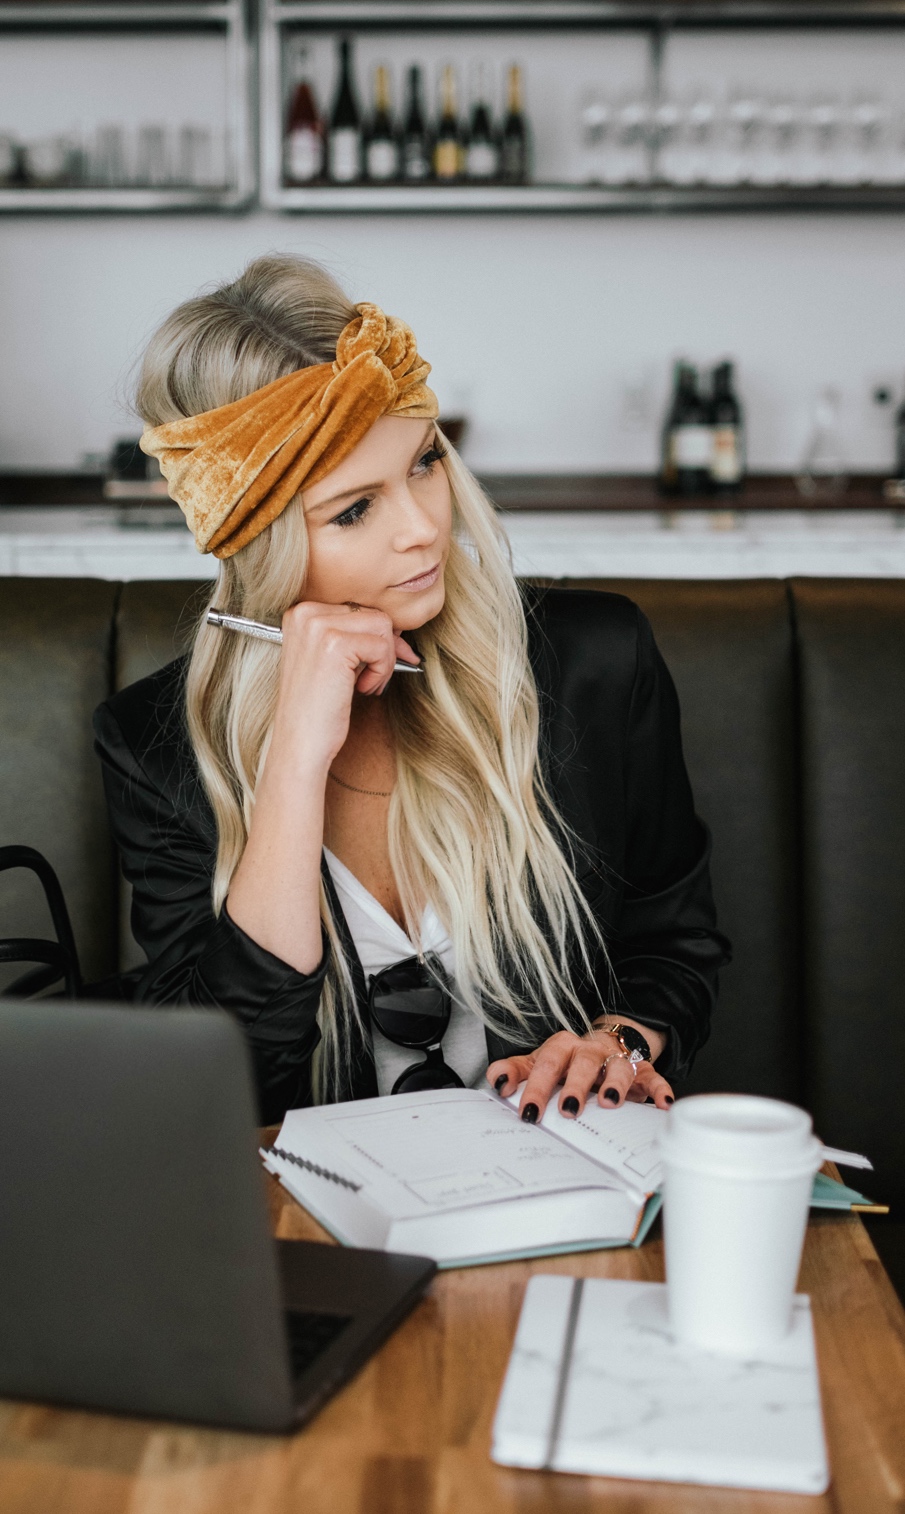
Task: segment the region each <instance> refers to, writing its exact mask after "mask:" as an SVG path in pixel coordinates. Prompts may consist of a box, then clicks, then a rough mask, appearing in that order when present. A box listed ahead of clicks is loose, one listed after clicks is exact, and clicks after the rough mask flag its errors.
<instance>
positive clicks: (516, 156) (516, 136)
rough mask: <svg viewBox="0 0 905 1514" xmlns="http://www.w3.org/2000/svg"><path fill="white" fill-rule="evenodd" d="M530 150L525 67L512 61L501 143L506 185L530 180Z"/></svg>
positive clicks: (501, 157)
mask: <svg viewBox="0 0 905 1514" xmlns="http://www.w3.org/2000/svg"><path fill="white" fill-rule="evenodd" d="M528 153H529V148H528V123H527V121H526V119H525V106H524V90H523V87H522V70H521V68H520V67H519V65H518V64H517V63H513V64H512V66H511V67H510V69H509V77H508V84H507V90H506V115H505V118H504V120H503V133H502V140H501V143H500V176H501V178H502V179H503V180H504V181H505V182H506V183H507V184H524V183H525V182H526V181H527V179H528Z"/></svg>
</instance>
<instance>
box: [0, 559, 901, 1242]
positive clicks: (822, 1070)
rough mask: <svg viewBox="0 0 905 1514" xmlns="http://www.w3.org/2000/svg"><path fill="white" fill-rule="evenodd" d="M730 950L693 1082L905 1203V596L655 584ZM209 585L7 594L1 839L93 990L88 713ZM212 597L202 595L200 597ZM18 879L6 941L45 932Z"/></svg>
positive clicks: (95, 924)
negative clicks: (770, 1103) (852, 1158)
mask: <svg viewBox="0 0 905 1514" xmlns="http://www.w3.org/2000/svg"><path fill="white" fill-rule="evenodd" d="M576 582H582V583H584V585H585V586H589V585H592V586H594V587H600V588H608V589H614V590H616V591H617V592H619V593H624V594H628V595H629V596H630V597H631V598H633V599H635V600H636V601H637V602H638V603H639V604H640V605H641V607H642V609H643V610H644V611H645V613H646V614H647V615H648V616H649V618H650V620H651V622H652V624H653V627H654V631H655V633H656V635H657V638H658V640H659V643H660V646H661V648H662V650H663V653H664V655H665V657H666V660H667V662H668V664H669V666H670V668H671V669H672V673H673V676H674V678H675V681H676V684H677V686H678V690H679V695H680V699H681V703H682V711H683V730H684V738H685V748H686V755H687V759H688V766H689V770H690V773H691V778H692V782H693V785H694V789H695V795H696V799H697V805H698V809H699V811H700V813H701V815H702V816H703V817H704V818H705V819H706V821H707V822H708V824H709V825H710V827H711V830H712V832H713V838H714V848H713V874H714V886H715V891H716V898H717V904H718V909H719V914H720V923H721V926H722V927H723V928H724V929H725V931H726V932H727V934H728V935H729V936H730V938H731V939H732V942H733V946H734V953H735V955H734V961H733V964H732V966H731V967H730V968H729V969H728V970H727V971H726V972H725V974H724V977H723V984H722V989H721V998H720V1006H719V1012H718V1014H717V1017H716V1020H715V1023H714V1027H713V1034H712V1037H711V1040H710V1042H709V1043H708V1045H707V1046H706V1048H705V1049H704V1051H703V1053H702V1054H701V1056H700V1057H699V1059H698V1062H697V1065H696V1068H695V1071H694V1074H693V1077H692V1079H691V1080H690V1083H689V1085H688V1086H689V1088H690V1089H692V1088H693V1089H695V1090H705V1089H738V1090H747V1091H751V1092H756V1093H762V1094H769V1095H774V1096H777V1097H781V1098H786V1099H791V1100H794V1101H796V1102H799V1103H802V1104H804V1105H806V1106H807V1107H808V1108H809V1109H810V1110H811V1111H812V1112H813V1114H814V1117H815V1120H816V1123H817V1128H818V1130H819V1131H820V1133H821V1134H822V1135H823V1137H824V1139H825V1140H827V1141H828V1142H830V1143H831V1144H833V1145H837V1146H845V1147H852V1148H854V1149H856V1150H859V1151H866V1152H868V1153H869V1154H870V1155H871V1156H872V1158H873V1160H874V1162H875V1165H876V1173H875V1174H874V1175H872V1176H871V1177H870V1180H869V1182H868V1180H867V1179H866V1178H865V1180H864V1186H865V1187H866V1188H868V1191H870V1192H872V1193H873V1194H874V1195H875V1196H876V1197H878V1198H882V1199H884V1200H885V1201H887V1202H890V1203H892V1204H893V1205H894V1206H901V1207H900V1208H899V1213H900V1214H901V1213H903V1211H905V1161H903V1156H905V1140H903V1136H902V1133H901V1132H902V1113H901V1110H902V1080H903V1075H905V582H899V581H881V580H840V579H823V580H821V579H793V580H789V581H779V580H759V581H758V580H743V581H738V582H727V581H716V582H712V581H701V582H688V581H677V582H671V581H645V582H634V581H633V582H626V581H624V580H620V581H619V582H613V583H603V582H602V581H599V580H594V581H591V580H578V581H576ZM207 587H208V586H207V585H201V586H199V585H197V584H189V583H161V582H154V583H136V582H132V583H127V584H118V583H109V582H105V581H100V580H93V579H84V580H78V579H69V580H67V579H46V580H38V579H30V578H8V579H0V722H2V737H0V779H2V781H0V845H5V844H7V843H23V844H27V845H30V846H34V847H37V848H38V849H39V850H40V851H42V852H43V853H44V854H45V855H46V856H47V857H48V858H49V860H50V861H51V862H52V864H53V865H54V867H55V868H56V870H57V872H58V874H59V876H60V878H61V880H62V883H63V887H64V890H65V894H66V898H67V900H68V903H69V908H70V912H71V915H72V918H73V925H74V928H75V933H76V937H77V940H78V944H79V950H80V953H81V958H82V966H83V971H84V974H85V977H86V979H87V980H88V981H91V980H93V979H94V980H96V979H99V978H101V977H103V976H105V975H107V974H109V973H111V972H114V971H115V970H116V969H117V967H118V966H121V965H130V964H131V963H132V962H134V961H135V960H136V959H135V953H136V948H135V946H134V943H133V942H132V941H131V937H130V935H129V930H128V919H127V914H128V911H127V903H125V902H124V900H123V897H122V890H121V889H120V886H119V881H118V871H117V863H116V858H115V856H114V854H113V848H112V846H111V841H110V836H109V833H108V830H107V825H106V820H105V813H104V803H103V797H102V793H101V783H100V774H99V771H98V766H97V762H96V759H95V757H94V755H93V751H92V738H91V713H92V710H93V709H94V707H95V705H96V704H97V703H98V702H99V701H100V700H102V699H103V698H104V697H105V696H106V695H107V693H108V692H109V691H110V690H112V689H115V688H119V687H122V686H123V685H125V684H127V683H130V682H132V681H133V680H134V679H136V678H140V677H142V676H143V675H144V674H145V673H148V672H150V671H151V670H152V669H154V668H155V667H157V666H159V665H161V664H162V663H164V662H166V661H168V660H169V659H171V658H172V657H174V656H176V655H177V654H178V653H179V652H180V651H181V650H182V648H183V646H184V643H185V638H186V635H187V634H188V632H189V629H190V626H191V623H192V610H193V606H194V608H195V609H197V608H198V607H199V606H200V604H201V603H202V601H203V596H204V594H205V592H206V590H207ZM199 596H200V597H199ZM46 929H47V922H46V918H45V915H44V906H43V900H42V896H41V894H40V892H39V890H38V888H37V886H34V887H32V884H31V880H29V879H28V878H27V877H26V875H25V874H23V873H9V874H6V875H0V935H32V936H34V935H41V934H44V933H46Z"/></svg>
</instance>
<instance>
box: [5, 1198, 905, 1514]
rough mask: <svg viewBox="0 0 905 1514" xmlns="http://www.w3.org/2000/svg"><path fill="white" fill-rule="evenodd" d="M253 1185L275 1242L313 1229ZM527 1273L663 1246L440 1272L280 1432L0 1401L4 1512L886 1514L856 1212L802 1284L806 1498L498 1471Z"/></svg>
mask: <svg viewBox="0 0 905 1514" xmlns="http://www.w3.org/2000/svg"><path fill="white" fill-rule="evenodd" d="M267 1182H268V1184H269V1192H270V1202H271V1210H272V1215H273V1222H274V1229H275V1231H276V1234H277V1235H278V1236H281V1237H283V1238H285V1239H293V1238H296V1239H314V1240H322V1241H329V1237H328V1236H326V1234H325V1232H324V1231H323V1230H321V1228H320V1226H319V1225H317V1224H316V1223H315V1221H314V1220H313V1219H311V1218H310V1217H309V1216H308V1215H307V1214H305V1212H304V1211H303V1210H301V1209H299V1208H298V1206H297V1205H296V1204H295V1203H293V1201H292V1200H291V1199H289V1198H288V1197H287V1196H286V1195H285V1194H284V1193H283V1191H282V1190H281V1189H280V1188H279V1186H278V1184H277V1183H276V1181H275V1180H273V1179H270V1178H268V1179H267ZM533 1272H559V1273H570V1274H580V1275H582V1276H585V1277H618V1278H635V1279H640V1280H644V1281H650V1282H659V1281H662V1279H663V1252H662V1245H661V1242H660V1241H659V1239H657V1238H652V1239H650V1240H649V1241H647V1242H646V1243H645V1245H644V1246H642V1247H641V1249H640V1250H639V1251H634V1250H631V1249H623V1250H618V1251H598V1252H592V1253H587V1254H584V1255H581V1256H567V1257H555V1258H548V1259H546V1260H544V1261H540V1262H508V1263H505V1264H503V1265H500V1266H493V1267H478V1268H469V1269H463V1270H459V1271H453V1272H444V1273H441V1274H440V1275H439V1276H438V1277H437V1278H436V1280H435V1281H434V1284H433V1286H432V1288H431V1291H430V1293H429V1294H428V1295H427V1297H426V1298H425V1299H424V1300H423V1301H422V1302H421V1303H420V1304H419V1305H418V1307H417V1308H416V1310H415V1311H414V1313H413V1314H411V1315H410V1316H409V1318H408V1319H407V1320H406V1321H405V1323H404V1324H403V1325H401V1326H400V1328H399V1329H398V1330H397V1331H396V1333H395V1335H394V1336H393V1337H392V1338H391V1339H390V1340H389V1341H388V1342H387V1343H386V1344H385V1345H384V1346H383V1348H382V1349H381V1350H380V1351H379V1352H378V1354H377V1355H376V1356H375V1357H374V1358H373V1359H372V1360H371V1361H370V1363H369V1364H368V1365H367V1366H366V1367H365V1368H364V1369H363V1371H362V1372H360V1373H359V1375H358V1377H357V1378H356V1379H355V1380H354V1381H353V1382H352V1383H350V1384H349V1385H348V1387H346V1388H345V1389H344V1390H343V1391H342V1392H341V1393H340V1394H338V1396H337V1397H336V1398H334V1399H333V1400H332V1402H331V1403H329V1404H328V1405H327V1407H326V1408H325V1409H323V1410H322V1411H321V1413H320V1414H319V1415H318V1417H317V1418H316V1419H315V1420H314V1421H313V1422H312V1423H311V1424H310V1425H309V1426H308V1427H307V1428H306V1429H304V1430H302V1431H300V1432H299V1433H298V1434H296V1435H294V1436H292V1437H289V1438H278V1437H267V1436H253V1435H244V1434H236V1433H227V1432H222V1431H213V1430H195V1429H190V1428H185V1427H181V1426H173V1425H167V1424H157V1423H151V1422H148V1421H144V1420H129V1419H118V1418H115V1417H113V1416H108V1415H102V1414H86V1413H81V1412H78V1413H75V1412H71V1411H69V1410H65V1409H56V1408H49V1407H43V1406H35V1405H23V1404H12V1403H6V1404H0V1514H290V1511H292V1514H295V1511H299V1514H590V1511H596V1510H600V1511H606V1514H642V1511H644V1514H647V1511H651V1514H655V1511H656V1514H714V1511H717V1510H720V1511H723V1510H725V1511H727V1514H749V1511H750V1514H767V1511H770V1514H806V1511H807V1514H830V1511H832V1514H887V1511H888V1514H892V1511H894V1510H895V1511H898V1514H901V1511H902V1509H903V1507H905V1313H903V1310H902V1306H901V1304H900V1303H899V1301H898V1298H897V1297H896V1295H895V1293H894V1291H893V1289H892V1286H891V1284H890V1282H889V1279H888V1278H887V1276H886V1273H885V1272H884V1270H883V1268H882V1266H881V1264H880V1262H879V1260H878V1258H877V1255H876V1252H875V1251H874V1249H873V1246H872V1245H871V1242H870V1240H869V1238H868V1236H867V1233H866V1231H865V1229H864V1227H863V1225H862V1224H861V1221H860V1220H858V1219H857V1218H855V1217H853V1216H851V1217H850V1216H848V1215H836V1214H826V1213H824V1214H817V1215H814V1216H812V1219H811V1223H810V1225H809V1227H808V1234H807V1240H806V1243H805V1252H804V1259H803V1263H802V1271H801V1278H800V1284H799V1286H800V1288H801V1289H802V1290H803V1291H805V1292H807V1293H809V1294H810V1295H811V1298H812V1301H813V1310H814V1318H815V1325H816V1330H817V1349H818V1357H819V1361H820V1373H821V1381H822V1390H823V1403H824V1414H825V1419H826V1428H827V1437H828V1441H829V1447H830V1460H831V1465H832V1472H833V1482H832V1486H831V1488H830V1490H829V1492H828V1493H826V1494H825V1495H824V1496H823V1497H821V1498H813V1497H803V1496H791V1495H778V1494H770V1493H747V1492H732V1491H730V1490H724V1489H716V1488H701V1487H685V1486H675V1485H670V1484H666V1483H660V1484H658V1483H641V1482H622V1481H618V1480H614V1479H611V1478H587V1477H573V1476H564V1475H562V1474H557V1473H539V1472H520V1471H515V1470H512V1469H507V1468H505V1467H496V1466H494V1465H493V1464H492V1462H491V1461H490V1458H489V1445H490V1427H491V1423H492V1420H493V1414H494V1409H495V1407H496V1401H497V1397H498V1394H499V1391H500V1385H501V1382H502V1379H503V1373H504V1371H505V1367H506V1362H507V1360H508V1356H509V1350H510V1347H511V1345H512V1340H513V1337H514V1334H515V1327H516V1322H517V1319H518V1313H519V1309H520V1306H521V1301H522V1296H523V1294H524V1290H525V1284H526V1282H527V1280H528V1278H529V1277H530V1276H531V1274H532V1273H533ZM613 1391H614V1394H618V1391H619V1387H618V1383H614V1385H613Z"/></svg>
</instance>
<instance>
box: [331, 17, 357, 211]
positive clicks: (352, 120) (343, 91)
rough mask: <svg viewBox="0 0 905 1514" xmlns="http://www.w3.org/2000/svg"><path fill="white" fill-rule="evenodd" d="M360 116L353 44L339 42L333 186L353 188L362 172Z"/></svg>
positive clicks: (333, 116) (333, 120) (345, 39)
mask: <svg viewBox="0 0 905 1514" xmlns="http://www.w3.org/2000/svg"><path fill="white" fill-rule="evenodd" d="M361 149H362V133H361V112H360V111H359V109H358V101H357V100H356V98H355V86H354V84H353V81H352V42H351V40H350V38H349V37H341V38H340V40H339V83H338V84H337V87H336V99H335V100H334V103H333V111H332V114H331V116H330V133H329V137H328V151H327V168H328V172H329V175H330V178H331V179H332V180H333V182H334V184H354V183H355V182H356V180H357V179H360V178H361V169H362V161H361V157H362V152H361Z"/></svg>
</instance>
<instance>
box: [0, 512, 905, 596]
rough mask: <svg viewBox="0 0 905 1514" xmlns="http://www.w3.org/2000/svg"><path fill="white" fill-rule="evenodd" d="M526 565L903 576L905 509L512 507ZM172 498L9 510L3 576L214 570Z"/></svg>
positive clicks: (517, 557)
mask: <svg viewBox="0 0 905 1514" xmlns="http://www.w3.org/2000/svg"><path fill="white" fill-rule="evenodd" d="M500 519H501V521H502V523H503V526H504V529H505V531H506V533H507V536H508V538H509V541H510V544H511V548H512V557H513V565H514V567H515V570H516V572H517V573H520V574H538V575H545V576H549V577H555V578H558V577H573V578H574V577H605V578H762V577H766V578H777V577H778V578H785V577H789V576H793V575H810V576H817V577H873V578H903V577H905V511H901V510H889V509H887V510H883V509H878V510H865V509H859V510H851V511H845V510H838V509H836V510H807V509H802V510H782V511H778V510H763V511H759V510H735V511H731V510H726V511H714V510H687V511H655V510H650V511H639V510H633V511H617V510H605V511H587V510H582V511H566V510H551V511H531V512H526V511H503V512H501V515H500ZM215 572H216V563H215V562H214V560H213V559H212V558H210V557H205V556H202V555H201V554H200V553H198V552H197V551H196V550H195V547H194V544H193V542H192V539H191V537H190V536H189V533H188V531H187V530H186V528H185V526H184V524H183V521H182V518H181V516H180V515H178V513H177V512H176V511H174V510H173V508H172V506H170V505H148V506H144V507H142V508H140V509H137V508H134V507H131V508H129V509H127V510H126V509H124V510H119V511H118V510H116V509H115V508H111V507H110V506H98V507H92V506H82V507H78V506H71V507H70V506H54V507H52V508H41V507H31V508H10V507H5V508H3V509H2V510H0V576H3V575H21V576H26V577H65V578H69V577H85V576H87V577H93V578H113V579H129V578H142V579H148V578H184V579H189V578H207V577H213V576H214V574H215Z"/></svg>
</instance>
